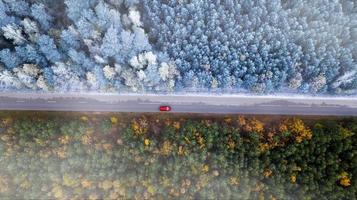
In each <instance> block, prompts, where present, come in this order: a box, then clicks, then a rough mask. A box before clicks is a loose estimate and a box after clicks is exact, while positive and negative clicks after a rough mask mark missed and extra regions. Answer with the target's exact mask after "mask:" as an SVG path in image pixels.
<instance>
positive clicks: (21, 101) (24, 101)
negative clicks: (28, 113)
mask: <svg viewBox="0 0 357 200" xmlns="http://www.w3.org/2000/svg"><path fill="white" fill-rule="evenodd" d="M16 103H25V101H16Z"/></svg>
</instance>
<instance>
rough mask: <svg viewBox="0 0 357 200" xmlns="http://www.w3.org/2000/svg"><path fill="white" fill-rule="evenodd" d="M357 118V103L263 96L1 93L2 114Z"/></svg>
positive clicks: (325, 99) (343, 99)
mask: <svg viewBox="0 0 357 200" xmlns="http://www.w3.org/2000/svg"><path fill="white" fill-rule="evenodd" d="M160 105H170V106H171V107H172V111H171V112H174V113H216V114H280V115H331V116H357V99H353V98H304V97H268V96H266V97H264V96H199V95H196V96H187V95H181V96H180V95H170V96H165V95H161V96H160V95H115V94H113V95H102V94H68V93H67V94H33V93H27V94H26V93H1V94H0V110H33V111H93V112H159V106H160Z"/></svg>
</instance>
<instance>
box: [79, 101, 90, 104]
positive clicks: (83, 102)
mask: <svg viewBox="0 0 357 200" xmlns="http://www.w3.org/2000/svg"><path fill="white" fill-rule="evenodd" d="M78 103H80V104H86V103H88V102H85V101H79V102H78Z"/></svg>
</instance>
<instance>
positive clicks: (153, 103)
mask: <svg viewBox="0 0 357 200" xmlns="http://www.w3.org/2000/svg"><path fill="white" fill-rule="evenodd" d="M139 104H140V105H145V104H148V105H160V104H163V103H155V102H152V103H151V102H149V103H139Z"/></svg>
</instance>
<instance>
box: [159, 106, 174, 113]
mask: <svg viewBox="0 0 357 200" xmlns="http://www.w3.org/2000/svg"><path fill="white" fill-rule="evenodd" d="M159 109H160V111H161V112H169V111H171V107H170V106H160V108H159Z"/></svg>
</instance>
